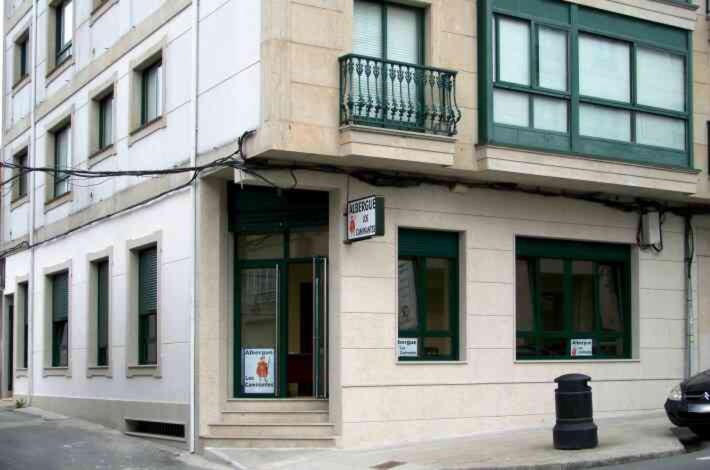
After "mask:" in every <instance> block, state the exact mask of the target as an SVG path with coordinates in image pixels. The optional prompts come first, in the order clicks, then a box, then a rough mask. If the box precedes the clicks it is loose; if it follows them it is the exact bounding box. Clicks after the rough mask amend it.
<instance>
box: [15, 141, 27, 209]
mask: <svg viewBox="0 0 710 470" xmlns="http://www.w3.org/2000/svg"><path fill="white" fill-rule="evenodd" d="M15 165H17V166H18V167H20V169H18V170H15V172H16V175H17V183H16V185H17V190H16V192H15V198H14V199H15V200H17V199H22V198H23V197H25V196H27V186H28V184H27V180H28V176H29V173H27V172H26V171H25V170H23V169H22V168H23V167H26V166H27V150H23V151H22V152H21V153H19V154H17V155H16V156H15Z"/></svg>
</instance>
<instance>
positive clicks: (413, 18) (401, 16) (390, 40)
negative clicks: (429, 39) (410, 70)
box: [387, 5, 421, 64]
mask: <svg viewBox="0 0 710 470" xmlns="http://www.w3.org/2000/svg"><path fill="white" fill-rule="evenodd" d="M418 24H419V15H418V14H417V11H416V10H414V9H412V8H406V7H402V6H397V5H387V59H388V60H395V61H398V62H406V63H408V64H418V63H420V62H421V60H420V57H419V50H420V48H419V38H420V36H419V27H418Z"/></svg>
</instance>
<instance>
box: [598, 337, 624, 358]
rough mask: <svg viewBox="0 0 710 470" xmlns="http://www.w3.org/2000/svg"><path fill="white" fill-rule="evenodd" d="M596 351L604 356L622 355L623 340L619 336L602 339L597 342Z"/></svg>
mask: <svg viewBox="0 0 710 470" xmlns="http://www.w3.org/2000/svg"><path fill="white" fill-rule="evenodd" d="M598 352H599V353H600V354H603V355H605V356H624V355H626V352H625V351H624V340H623V339H621V338H617V339H605V340H602V341H600V342H599V351H598Z"/></svg>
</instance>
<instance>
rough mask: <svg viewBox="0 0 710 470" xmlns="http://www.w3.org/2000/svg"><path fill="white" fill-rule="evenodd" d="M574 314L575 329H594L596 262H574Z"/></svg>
mask: <svg viewBox="0 0 710 470" xmlns="http://www.w3.org/2000/svg"><path fill="white" fill-rule="evenodd" d="M572 316H573V318H574V330H575V331H592V330H593V329H594V263H592V262H591V261H573V262H572Z"/></svg>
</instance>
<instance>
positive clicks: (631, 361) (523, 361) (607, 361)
mask: <svg viewBox="0 0 710 470" xmlns="http://www.w3.org/2000/svg"><path fill="white" fill-rule="evenodd" d="M634 363H638V364H640V363H641V359H550V360H545V359H530V360H526V359H516V360H515V361H513V364H634Z"/></svg>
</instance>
